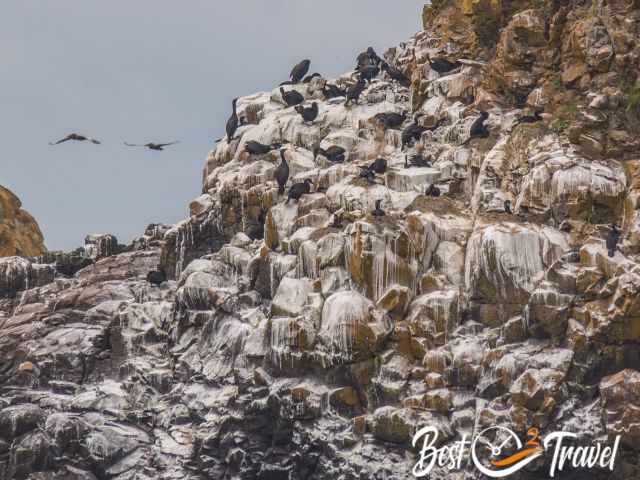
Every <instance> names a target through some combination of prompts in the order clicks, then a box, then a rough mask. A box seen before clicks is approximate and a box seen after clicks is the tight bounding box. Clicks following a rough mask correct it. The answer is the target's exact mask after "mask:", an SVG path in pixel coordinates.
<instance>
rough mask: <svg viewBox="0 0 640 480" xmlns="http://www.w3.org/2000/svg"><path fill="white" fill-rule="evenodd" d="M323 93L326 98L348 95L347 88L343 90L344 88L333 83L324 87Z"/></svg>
mask: <svg viewBox="0 0 640 480" xmlns="http://www.w3.org/2000/svg"><path fill="white" fill-rule="evenodd" d="M322 93H323V95H324V98H325V99H326V100H329V99H330V98H335V97H345V96H346V95H347V92H346V90H343V89H341V88H339V87H337V86H335V85H333V84H332V83H327V84H326V85H325V86H324V87H323V89H322Z"/></svg>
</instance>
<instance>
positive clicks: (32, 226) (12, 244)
mask: <svg viewBox="0 0 640 480" xmlns="http://www.w3.org/2000/svg"><path fill="white" fill-rule="evenodd" d="M21 207H22V203H21V202H20V200H19V199H18V197H16V196H15V195H14V194H13V193H11V192H10V191H9V190H7V189H6V188H4V187H2V186H0V257H10V256H14V255H18V256H39V255H42V254H43V253H44V252H45V251H46V249H45V246H44V239H43V237H42V232H40V227H38V223H37V222H36V221H35V220H34V218H33V217H32V216H31V215H29V213H28V212H26V211H24V210H22V208H21Z"/></svg>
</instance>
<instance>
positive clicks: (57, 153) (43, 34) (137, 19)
mask: <svg viewBox="0 0 640 480" xmlns="http://www.w3.org/2000/svg"><path fill="white" fill-rule="evenodd" d="M424 3H425V2H424V1H422V0H421V1H417V0H399V1H389V0H323V1H317V0H234V1H227V0H181V1H179V0H135V1H134V0H109V1H104V0H28V1H26V0H3V1H2V9H1V15H0V140H1V142H2V147H3V152H2V157H1V160H0V165H1V166H2V169H1V170H0V185H4V186H6V187H7V188H9V189H11V190H13V191H14V192H15V193H16V195H18V196H19V197H20V198H21V199H22V202H23V204H24V207H25V208H26V209H27V210H28V211H29V212H31V213H32V214H33V215H34V216H35V217H36V219H37V220H38V222H39V224H40V227H41V228H42V230H43V232H44V235H45V240H46V244H47V247H48V248H49V249H52V250H53V249H65V250H68V249H71V248H74V247H76V246H79V245H81V244H82V241H83V238H84V236H85V234H87V233H106V232H109V233H113V234H114V235H116V236H117V237H118V239H119V240H120V241H121V242H123V243H125V242H128V241H129V240H131V238H133V237H134V236H135V235H138V234H140V233H141V232H142V231H143V229H144V227H145V226H146V225H147V224H148V223H153V222H164V223H175V222H176V221H178V220H180V219H182V218H185V217H186V216H187V205H188V202H189V201H190V200H191V199H192V198H194V197H196V196H197V195H199V194H200V188H201V171H202V166H203V164H204V160H205V157H206V155H207V152H208V151H209V150H210V149H211V148H212V147H213V140H214V139H215V138H219V137H221V136H222V135H223V131H224V124H225V122H226V119H227V117H228V116H229V113H230V101H231V98H233V97H234V96H241V95H247V94H250V93H252V92H255V91H261V90H270V89H271V88H273V87H274V86H275V85H277V84H278V83H279V82H281V81H283V80H286V79H287V76H288V73H289V71H290V70H291V67H292V66H293V65H294V64H295V63H297V62H298V61H299V60H301V59H303V58H310V59H311V60H312V66H311V71H312V72H316V71H318V72H320V73H322V74H324V75H325V76H329V77H330V76H334V75H337V74H340V73H342V72H345V71H347V70H349V69H351V68H352V67H353V65H354V60H355V57H356V55H357V53H358V52H360V51H362V50H364V49H365V48H366V47H368V46H369V45H372V46H373V47H375V48H376V49H377V50H378V53H380V54H382V52H383V51H384V50H385V49H386V48H387V47H390V46H393V45H396V44H398V43H399V42H401V41H404V40H406V39H407V38H409V36H410V35H412V34H413V33H414V32H416V31H418V30H419V28H420V12H421V9H422V5H423V4H424ZM75 131H77V132H79V133H84V134H86V135H90V136H95V137H96V138H98V139H100V140H101V141H102V142H103V144H102V145H92V144H84V143H75V142H69V143H66V144H62V145H59V146H56V147H50V146H49V145H48V144H47V143H48V142H50V141H53V140H57V139H58V138H61V137H62V136H64V135H65V134H67V133H69V132H75ZM124 140H126V141H129V142H133V143H147V142H149V141H172V140H180V141H181V143H180V144H178V145H175V146H174V147H170V148H169V149H168V150H166V151H164V152H152V151H148V150H146V149H131V148H128V147H125V146H124V145H123V144H122V142H123V141H124Z"/></svg>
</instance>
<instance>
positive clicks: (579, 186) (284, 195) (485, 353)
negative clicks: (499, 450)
mask: <svg viewBox="0 0 640 480" xmlns="http://www.w3.org/2000/svg"><path fill="white" fill-rule="evenodd" d="M587 4H588V5H587ZM507 7H508V8H507ZM423 18H424V23H425V29H424V30H423V31H421V32H419V33H418V34H416V35H415V36H413V37H412V38H411V39H409V40H408V41H407V42H406V43H403V44H401V45H399V46H397V47H394V48H391V49H389V50H387V51H386V52H384V54H382V55H380V56H379V55H378V54H377V53H376V52H375V51H374V50H373V49H369V50H367V51H365V52H362V53H361V54H359V55H354V57H356V59H355V62H354V65H349V66H346V67H345V68H353V69H352V70H350V71H348V72H347V73H345V74H344V75H342V76H340V77H338V78H334V79H326V78H324V77H323V76H322V75H319V74H314V73H312V72H313V69H314V68H313V67H315V66H314V64H313V63H312V62H310V61H309V60H305V61H303V62H301V63H299V64H298V65H296V66H295V67H294V68H293V70H292V72H291V75H290V77H289V79H288V80H286V81H285V82H284V83H283V84H282V85H277V86H273V88H272V89H270V90H268V91H263V92H259V93H255V94H251V95H247V96H241V97H238V98H237V99H235V100H233V102H232V114H231V117H230V118H229V120H228V122H227V125H226V135H225V136H224V137H223V138H222V139H220V140H219V141H218V142H217V144H216V145H215V148H214V149H213V150H212V151H211V153H210V154H209V156H208V158H207V160H206V164H205V166H204V171H203V184H202V194H201V195H200V196H199V197H197V198H196V199H194V200H193V201H192V202H191V204H190V205H189V211H190V215H189V218H187V219H185V220H184V221H182V222H180V223H178V224H176V225H161V224H156V225H150V226H149V227H148V228H147V229H146V230H145V232H144V234H143V235H141V236H140V237H139V238H137V239H135V241H134V242H133V243H132V244H131V245H127V246H123V245H119V243H118V242H117V240H116V239H115V237H113V236H111V235H90V236H88V237H87V239H86V245H85V247H84V248H81V249H78V250H77V251H75V252H71V253H59V252H48V253H46V254H44V255H42V256H40V257H32V258H31V259H25V258H18V257H9V258H2V259H0V290H1V291H3V292H4V295H3V299H1V300H0V480H9V479H26V478H28V479H31V480H45V479H46V480H62V479H65V480H66V479H74V480H75V479H77V480H94V479H99V480H102V479H117V480H134V479H136V480H144V479H149V480H150V479H154V480H178V479H180V480H183V479H187V480H205V479H211V478H216V479H229V480H231V479H233V480H235V479H247V480H248V479H260V480H302V479H308V480H316V479H317V480H319V479H326V478H331V479H341V480H355V479H364V478H367V479H369V478H371V479H377V480H391V479H394V480H395V479H409V478H412V475H411V471H412V468H413V466H414V464H415V462H416V460H417V457H418V452H417V451H416V449H415V448H414V447H413V446H412V445H411V439H412V436H413V435H414V433H415V432H416V431H417V430H418V429H420V428H421V427H424V426H428V425H431V426H433V427H436V428H437V429H438V431H439V432H440V434H441V437H440V441H441V442H442V443H443V444H447V443H451V444H453V442H456V441H459V440H460V439H461V438H462V437H463V435H465V434H466V435H472V434H475V433H478V432H480V431H482V430H484V429H485V428H487V427H490V426H494V425H500V426H504V427H508V428H511V429H512V430H513V431H514V432H518V433H519V434H520V435H523V438H524V433H525V432H526V431H527V429H528V428H529V427H531V426H536V427H537V428H538V429H539V430H540V431H541V432H543V434H544V432H545V431H554V430H565V431H570V432H574V433H577V434H579V435H580V438H581V439H582V440H583V443H585V444H590V443H592V442H606V441H607V440H608V439H611V438H613V437H615V436H616V435H621V436H622V443H621V446H620V451H619V454H618V456H617V458H616V462H615V470H614V471H613V472H610V471H608V470H606V471H605V470H603V471H600V470H597V469H594V470H589V471H578V472H574V473H575V474H576V475H578V476H577V477H575V478H593V479H609V478H615V479H634V478H640V463H639V460H638V458H639V456H638V450H639V445H640V431H639V430H638V428H637V425H638V424H640V414H639V413H638V412H640V371H639V370H640V349H639V341H640V262H639V260H640V257H639V254H640V211H639V210H638V208H639V206H640V200H639V199H640V141H639V140H638V137H637V133H634V131H635V132H637V131H638V130H637V128H638V126H639V122H640V109H639V106H638V103H639V102H638V98H640V96H639V94H638V92H640V90H639V88H640V83H639V81H638V71H639V65H640V60H639V56H640V54H639V52H640V48H639V45H638V43H639V40H638V38H639V32H640V7H639V6H638V4H637V2H633V1H625V0H615V1H613V0H612V1H603V0H598V1H595V2H593V5H592V2H580V1H570V2H534V1H530V2H529V1H515V2H509V5H508V6H505V5H503V2H483V1H439V2H433V5H431V6H427V7H425V11H424V15H423ZM285 73H286V72H285ZM283 77H284V75H283ZM283 79H284V78H283ZM269 88H271V87H269ZM634 95H635V97H634ZM146 146H147V147H148V148H152V149H153V148H154V146H155V147H157V146H158V145H154V146H152V145H151V144H149V145H146ZM488 440H493V439H492V438H491V439H488ZM547 474H548V466H547V465H545V459H544V458H541V459H540V460H536V462H534V463H532V464H531V465H529V466H528V467H527V470H526V471H522V472H520V473H519V474H517V475H515V476H514V477H513V478H521V479H543V478H548V477H547ZM432 475H433V476H432V478H454V479H460V480H463V479H475V478H478V477H477V475H478V473H477V472H475V471H474V470H473V466H471V465H463V466H462V467H461V469H460V470H459V471H456V472H450V471H448V470H440V467H438V466H436V467H435V468H434V470H433V472H432Z"/></svg>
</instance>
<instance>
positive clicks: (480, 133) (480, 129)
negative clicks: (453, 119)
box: [462, 111, 489, 145]
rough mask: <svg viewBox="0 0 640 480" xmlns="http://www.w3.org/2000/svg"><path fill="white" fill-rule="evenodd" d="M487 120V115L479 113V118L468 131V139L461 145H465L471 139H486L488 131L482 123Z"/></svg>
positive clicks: (483, 112)
mask: <svg viewBox="0 0 640 480" xmlns="http://www.w3.org/2000/svg"><path fill="white" fill-rule="evenodd" d="M487 118H489V114H488V113H487V112H485V111H481V112H480V116H479V117H478V118H476V119H475V120H474V122H473V123H472V124H471V128H470V129H469V138H468V139H467V140H465V142H464V143H463V144H462V145H466V144H467V143H469V142H470V141H471V140H472V139H473V138H476V137H482V138H486V137H488V136H489V129H488V128H487V126H486V125H485V124H484V122H485V121H486V120H487Z"/></svg>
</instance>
